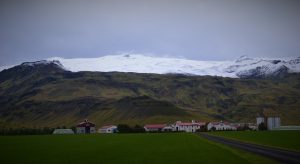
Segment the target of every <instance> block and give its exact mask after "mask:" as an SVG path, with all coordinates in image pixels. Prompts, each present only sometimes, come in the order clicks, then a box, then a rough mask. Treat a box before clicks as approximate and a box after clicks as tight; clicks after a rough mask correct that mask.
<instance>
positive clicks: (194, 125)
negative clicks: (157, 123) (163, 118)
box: [173, 120, 205, 132]
mask: <svg viewBox="0 0 300 164" xmlns="http://www.w3.org/2000/svg"><path fill="white" fill-rule="evenodd" d="M173 126H174V127H173V128H174V131H185V132H196V130H198V129H200V128H201V126H205V122H195V121H194V120H192V122H181V121H177V122H176V123H175V124H174V125H173Z"/></svg>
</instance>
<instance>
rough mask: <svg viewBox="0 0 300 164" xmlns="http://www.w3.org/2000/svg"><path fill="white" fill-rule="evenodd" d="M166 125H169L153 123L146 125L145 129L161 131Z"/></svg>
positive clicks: (147, 130)
mask: <svg viewBox="0 0 300 164" xmlns="http://www.w3.org/2000/svg"><path fill="white" fill-rule="evenodd" d="M165 127H167V125H166V124H152V125H145V126H144V129H145V131H146V132H161V131H164V128H165Z"/></svg>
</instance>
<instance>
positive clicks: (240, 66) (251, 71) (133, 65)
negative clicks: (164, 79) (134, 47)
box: [0, 54, 300, 78]
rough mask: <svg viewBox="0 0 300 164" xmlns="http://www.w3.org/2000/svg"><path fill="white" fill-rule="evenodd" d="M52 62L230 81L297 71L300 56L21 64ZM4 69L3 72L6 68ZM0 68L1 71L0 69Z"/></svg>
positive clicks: (120, 58)
mask: <svg viewBox="0 0 300 164" xmlns="http://www.w3.org/2000/svg"><path fill="white" fill-rule="evenodd" d="M49 62H50V63H54V64H56V65H57V66H59V67H61V68H63V69H65V70H69V71H72V72H78V71H100V72H136V73H156V74H168V73H178V74H189V75H211V76H223V77H233V78H238V77H242V78H247V77H267V76H278V75H283V74H286V73H296V72H300V57H298V58H295V59H263V58H249V57H247V56H242V57H240V58H239V59H237V60H235V61H197V60H188V59H180V58H167V57H154V56H145V55H141V54H125V55H124V54H123V55H109V56H103V57H99V58H75V59H64V58H59V57H54V58H49V59H47V60H43V61H39V62H28V63H23V65H27V66H34V65H36V64H49ZM7 68H9V67H5V68H2V69H7ZM2 69H1V68H0V70H2Z"/></svg>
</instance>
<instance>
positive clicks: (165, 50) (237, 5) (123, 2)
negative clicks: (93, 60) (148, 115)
mask: <svg viewBox="0 0 300 164" xmlns="http://www.w3.org/2000/svg"><path fill="white" fill-rule="evenodd" d="M126 52H133V53H147V54H149V53H150V54H154V55H157V56H160V55H168V56H174V57H177V56H180V57H184V58H188V59H196V60H234V59H236V58H238V57H239V56H241V55H248V56H250V57H286V56H294V57H297V56H300V0H98V1H88V0H82V1H76V0H49V1H45V0H19V1H17V0H7V1H5V0H1V1H0V65H10V64H16V63H19V62H23V61H34V60H40V59H45V58H49V57H54V56H58V57H64V58H76V57H100V56H103V55H110V54H119V53H126Z"/></svg>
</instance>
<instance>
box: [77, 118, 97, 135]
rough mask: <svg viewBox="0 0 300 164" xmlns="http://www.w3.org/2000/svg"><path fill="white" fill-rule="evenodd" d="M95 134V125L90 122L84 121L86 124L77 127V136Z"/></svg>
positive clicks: (82, 123)
mask: <svg viewBox="0 0 300 164" xmlns="http://www.w3.org/2000/svg"><path fill="white" fill-rule="evenodd" d="M95 132H96V130H95V124H93V123H91V122H89V121H88V120H84V122H81V123H79V124H78V125H77V126H76V133H77V134H89V133H95Z"/></svg>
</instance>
